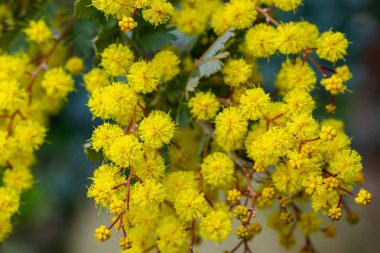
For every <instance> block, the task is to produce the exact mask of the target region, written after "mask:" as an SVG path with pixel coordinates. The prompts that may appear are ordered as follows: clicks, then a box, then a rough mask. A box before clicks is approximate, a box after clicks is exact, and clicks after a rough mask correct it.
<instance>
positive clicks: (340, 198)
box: [338, 193, 343, 208]
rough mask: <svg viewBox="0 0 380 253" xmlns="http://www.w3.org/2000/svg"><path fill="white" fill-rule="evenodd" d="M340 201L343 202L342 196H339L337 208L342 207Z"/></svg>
mask: <svg viewBox="0 0 380 253" xmlns="http://www.w3.org/2000/svg"><path fill="white" fill-rule="evenodd" d="M342 200H343V194H341V193H340V194H339V201H338V208H340V206H341V205H342Z"/></svg>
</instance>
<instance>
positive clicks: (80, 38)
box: [69, 20, 99, 57]
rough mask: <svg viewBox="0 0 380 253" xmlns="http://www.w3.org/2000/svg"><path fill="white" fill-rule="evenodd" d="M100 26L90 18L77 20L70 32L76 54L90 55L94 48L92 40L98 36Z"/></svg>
mask: <svg viewBox="0 0 380 253" xmlns="http://www.w3.org/2000/svg"><path fill="white" fill-rule="evenodd" d="M98 31H99V26H98V25H96V24H95V23H94V22H91V21H88V20H78V21H77V22H75V24H74V27H73V29H72V30H71V32H70V35H69V40H70V42H71V44H72V46H73V50H74V52H75V54H77V55H79V56H82V57H83V56H88V55H89V54H90V53H91V51H92V50H93V49H94V44H93V42H92V40H93V39H94V38H95V37H96V35H97V33H98Z"/></svg>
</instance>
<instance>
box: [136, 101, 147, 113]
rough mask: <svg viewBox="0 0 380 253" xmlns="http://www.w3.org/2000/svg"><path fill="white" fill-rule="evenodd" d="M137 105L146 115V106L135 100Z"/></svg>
mask: <svg viewBox="0 0 380 253" xmlns="http://www.w3.org/2000/svg"><path fill="white" fill-rule="evenodd" d="M137 105H138V107H140V109H141V110H142V111H143V113H144V116H145V117H147V116H148V115H149V112H148V111H147V110H146V108H145V107H144V106H143V105H142V104H141V103H140V102H137Z"/></svg>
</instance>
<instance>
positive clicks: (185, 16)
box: [176, 8, 207, 35]
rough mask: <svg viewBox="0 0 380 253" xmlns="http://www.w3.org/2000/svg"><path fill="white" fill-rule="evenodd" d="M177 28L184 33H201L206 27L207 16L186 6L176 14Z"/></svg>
mask: <svg viewBox="0 0 380 253" xmlns="http://www.w3.org/2000/svg"><path fill="white" fill-rule="evenodd" d="M176 24H177V27H178V29H179V30H180V31H181V32H183V33H184V34H186V35H198V34H202V33H203V32H204V30H205V29H206V24H207V16H205V15H200V11H199V10H195V9H191V8H186V9H183V10H182V11H178V12H177V15H176Z"/></svg>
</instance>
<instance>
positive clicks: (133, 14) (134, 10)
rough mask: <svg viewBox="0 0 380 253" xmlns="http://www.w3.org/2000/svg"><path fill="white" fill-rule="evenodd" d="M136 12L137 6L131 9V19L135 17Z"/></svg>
mask: <svg viewBox="0 0 380 253" xmlns="http://www.w3.org/2000/svg"><path fill="white" fill-rule="evenodd" d="M137 10H138V8H137V6H136V5H135V8H134V9H133V12H132V15H131V16H132V18H133V17H135V15H136V13H137Z"/></svg>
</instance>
